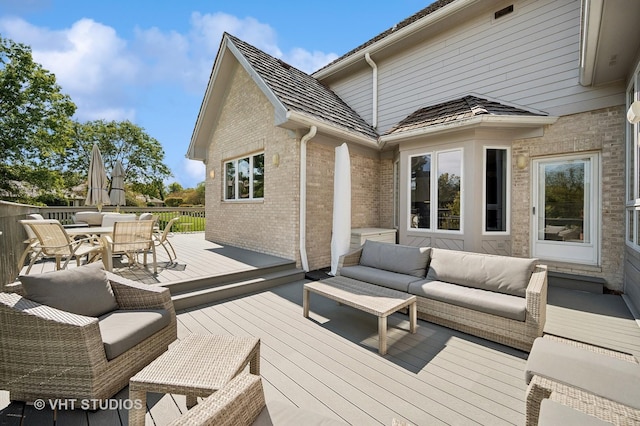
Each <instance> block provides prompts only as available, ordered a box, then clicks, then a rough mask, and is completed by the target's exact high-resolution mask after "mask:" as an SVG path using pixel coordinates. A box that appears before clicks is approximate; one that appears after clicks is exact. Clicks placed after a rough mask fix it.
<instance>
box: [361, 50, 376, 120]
mask: <svg viewBox="0 0 640 426" xmlns="http://www.w3.org/2000/svg"><path fill="white" fill-rule="evenodd" d="M364 59H365V61H367V63H368V64H369V66H371V69H373V91H372V95H371V96H372V98H373V106H372V108H373V118H372V121H373V123H372V124H371V125H372V126H373V128H374V129H377V128H378V66H377V65H376V63H375V62H373V59H371V55H370V54H369V52H367V53H365V54H364Z"/></svg>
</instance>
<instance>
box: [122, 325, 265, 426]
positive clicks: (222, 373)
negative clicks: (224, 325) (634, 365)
mask: <svg viewBox="0 0 640 426" xmlns="http://www.w3.org/2000/svg"><path fill="white" fill-rule="evenodd" d="M247 364H250V372H251V373H252V374H257V375H259V374H260V339H257V338H251V337H236V336H216V335H212V336H208V335H207V336H201V335H193V334H192V335H190V336H188V337H187V338H185V339H183V340H181V341H180V343H178V344H177V345H176V346H173V347H171V348H169V350H168V351H167V352H165V353H164V354H162V355H161V356H159V357H158V358H157V359H156V360H154V361H153V362H151V364H149V365H147V366H146V367H145V368H144V369H142V370H141V371H140V372H139V373H138V374H136V375H135V376H133V377H132V378H131V380H130V381H129V399H130V400H132V401H140V404H134V405H133V408H131V409H130V410H129V424H130V425H131V426H135V425H144V423H145V412H146V401H147V392H158V393H177V394H181V395H186V396H187V407H188V408H191V407H193V406H194V405H196V402H197V397H202V398H204V397H207V396H209V395H211V394H212V393H214V392H215V391H217V390H218V389H220V388H221V387H223V386H224V385H225V384H227V383H228V382H229V381H230V380H231V379H233V378H234V377H235V376H236V375H237V374H238V373H240V372H241V371H242V370H244V368H245V367H246V366H247Z"/></svg>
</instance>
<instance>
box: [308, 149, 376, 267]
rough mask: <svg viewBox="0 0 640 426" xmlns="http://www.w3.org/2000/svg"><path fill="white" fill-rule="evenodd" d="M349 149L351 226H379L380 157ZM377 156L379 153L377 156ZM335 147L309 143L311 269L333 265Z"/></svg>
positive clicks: (309, 240)
mask: <svg viewBox="0 0 640 426" xmlns="http://www.w3.org/2000/svg"><path fill="white" fill-rule="evenodd" d="M355 151H356V150H353V149H350V150H349V154H350V161H351V172H352V173H351V227H352V228H365V227H379V226H380V190H379V186H380V160H379V159H377V158H371V157H369V156H365V155H362V154H359V153H355ZM375 157H377V155H376V156H375ZM334 163H335V148H334V147H333V146H330V145H325V144H319V143H314V142H313V140H312V141H311V142H309V144H308V145H307V258H308V260H309V268H310V269H311V270H314V269H319V268H324V267H327V266H330V265H331V228H332V224H333V175H334Z"/></svg>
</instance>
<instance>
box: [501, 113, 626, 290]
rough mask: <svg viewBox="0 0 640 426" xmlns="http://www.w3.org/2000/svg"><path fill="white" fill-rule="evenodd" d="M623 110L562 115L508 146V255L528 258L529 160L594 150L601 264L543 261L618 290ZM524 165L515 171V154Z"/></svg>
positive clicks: (620, 275)
mask: <svg viewBox="0 0 640 426" xmlns="http://www.w3.org/2000/svg"><path fill="white" fill-rule="evenodd" d="M624 120H625V110H624V107H623V106H619V107H612V108H605V109H600V110H596V111H590V112H587V113H581V114H575V115H570V116H564V117H561V118H560V119H558V121H557V122H556V123H555V124H553V125H551V126H549V127H548V128H547V129H545V134H544V136H543V137H541V138H533V139H524V140H517V141H514V144H513V158H514V160H513V164H514V167H513V192H512V200H513V201H512V220H513V226H512V228H513V232H512V234H513V246H512V250H513V255H514V256H524V257H529V256H530V247H531V241H530V236H529V233H530V231H529V229H530V218H531V215H530V212H531V170H530V168H531V160H533V159H536V158H541V157H545V156H549V155H557V154H571V153H579V152H589V151H590V152H599V153H600V168H601V170H602V178H601V188H602V191H601V206H602V220H601V235H602V245H601V266H599V267H591V266H580V265H573V264H562V263H553V262H549V270H555V271H560V272H568V273H573V274H582V275H591V276H598V277H602V278H604V279H605V280H606V282H607V284H606V285H607V287H608V288H610V289H613V290H622V280H623V259H624V247H625V242H624V205H625V158H624V153H625V137H624V128H625V121H624ZM519 155H524V156H525V157H526V158H527V160H528V161H527V164H528V166H527V167H526V168H525V169H523V170H520V169H518V168H517V167H516V166H515V164H516V160H515V159H516V158H518V156H519Z"/></svg>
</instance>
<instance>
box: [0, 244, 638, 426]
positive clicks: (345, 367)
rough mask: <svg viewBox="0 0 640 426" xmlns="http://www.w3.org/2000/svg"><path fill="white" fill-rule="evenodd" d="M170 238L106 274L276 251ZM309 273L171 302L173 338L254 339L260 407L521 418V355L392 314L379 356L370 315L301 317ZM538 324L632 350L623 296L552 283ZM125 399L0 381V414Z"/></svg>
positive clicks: (347, 414) (162, 402) (170, 409)
mask: <svg viewBox="0 0 640 426" xmlns="http://www.w3.org/2000/svg"><path fill="white" fill-rule="evenodd" d="M172 243H173V245H174V246H175V248H176V251H177V252H178V253H179V257H178V263H177V266H174V267H173V268H166V266H167V265H168V264H167V263H165V262H166V261H167V260H168V258H167V257H166V254H165V253H164V252H163V251H159V252H158V274H157V275H154V274H153V271H152V270H151V269H152V268H151V267H149V266H148V267H147V268H145V267H144V266H142V265H137V266H134V267H132V268H129V267H126V266H125V267H120V268H118V267H117V265H114V272H115V273H116V274H122V275H127V276H128V277H129V278H132V279H134V280H137V281H140V282H145V280H146V281H147V284H149V285H152V286H156V285H158V282H162V283H165V284H166V283H168V282H169V281H195V280H197V279H202V278H203V277H204V275H205V274H213V273H218V274H221V275H233V274H236V273H238V272H239V271H241V270H244V271H248V270H256V269H260V268H262V267H263V266H265V265H268V263H269V261H271V262H274V263H277V262H278V261H280V260H281V259H278V258H272V257H271V259H269V258H270V257H269V256H265V255H261V254H259V253H252V252H247V251H242V250H239V249H234V248H232V247H223V246H221V245H218V244H215V243H211V242H208V241H205V240H204V237H203V234H201V233H194V234H176V235H175V236H173V237H172ZM54 267H55V264H54V262H53V261H46V262H38V263H36V265H35V266H34V268H40V271H44V270H53V269H54ZM71 267H72V268H73V267H75V266H74V265H71ZM37 272H38V271H35V272H34V273H37ZM151 279H153V280H155V281H154V282H151V281H150V280H151ZM307 282H309V281H308V280H296V281H294V282H290V283H288V284H282V285H276V286H273V287H271V288H267V289H263V290H259V291H253V292H250V293H248V294H243V295H237V296H235V297H231V298H228V299H225V300H222V301H219V302H213V303H209V304H205V305H200V306H195V307H192V308H188V309H178V310H177V335H178V339H179V340H184V339H186V338H187V337H188V336H190V335H192V334H199V335H233V336H239V337H254V338H259V339H260V370H259V371H260V376H261V377H262V380H261V382H262V387H263V389H264V397H265V400H266V404H267V406H269V405H270V404H272V403H274V402H275V403H276V404H277V403H278V402H283V403H285V404H288V405H289V406H296V407H300V408H302V409H305V410H310V411H312V412H315V413H318V414H320V415H323V416H327V417H329V418H332V419H335V420H338V421H342V422H346V423H349V424H357V425H360V424H383V425H391V424H392V422H393V420H394V419H396V420H404V421H406V422H409V423H410V424H414V425H426V424H429V425H430V424H487V425H495V424H515V425H523V424H525V406H526V404H525V397H526V396H525V395H526V392H527V385H526V383H525V368H526V364H527V358H528V356H529V354H528V353H526V352H523V351H519V350H517V349H513V348H510V347H507V346H504V345H500V344H498V343H494V342H490V341H488V340H484V339H481V338H477V337H474V336H471V335H468V334H465V333H462V332H458V331H454V330H452V329H449V328H446V327H442V326H439V325H435V324H433V323H430V322H426V321H423V320H418V324H417V327H416V333H415V334H411V333H408V330H409V316H408V315H406V314H403V313H395V314H392V315H390V316H389V318H388V332H387V344H388V351H387V354H386V355H384V356H381V355H379V354H378V336H377V333H378V326H377V318H376V317H375V316H372V315H369V314H366V313H364V312H361V311H358V310H355V309H352V308H350V307H348V306H340V305H338V304H337V303H335V302H334V301H331V300H329V299H326V298H324V297H320V296H317V295H311V299H312V308H311V311H310V315H309V318H305V317H304V316H303V315H302V314H303V291H302V290H303V286H304V284H305V283H307ZM545 333H547V334H553V335H557V336H561V337H563V338H567V339H575V340H580V341H586V342H589V343H591V344H594V345H598V346H603V347H608V348H611V349H615V350H617V351H623V352H626V353H629V354H634V355H635V356H636V358H637V357H639V356H640V327H639V326H638V323H637V322H636V320H635V319H634V318H633V316H632V314H631V313H630V312H629V310H628V309H627V308H626V305H625V304H624V301H623V300H622V298H621V297H620V296H615V295H606V294H589V293H581V292H580V293H576V292H574V291H571V290H566V289H562V288H554V287H550V288H549V295H548V304H547V322H546V326H545ZM176 344H177V342H174V343H173V344H172V345H171V346H170V348H171V347H174V346H175V345H176ZM247 371H248V367H247ZM128 397H129V389H128V388H125V389H123V390H122V391H120V392H119V393H118V394H117V395H116V396H115V397H114V398H112V399H111V400H109V401H110V402H109V403H110V404H112V407H109V408H107V409H101V410H97V411H85V410H81V409H78V408H76V409H74V410H71V409H58V410H52V409H51V407H50V405H49V402H46V407H45V408H44V409H42V410H38V409H36V407H35V406H33V405H25V404H23V403H20V402H13V403H12V402H10V401H9V399H8V393H7V392H5V391H0V407H1V408H0V419H1V420H0V422H2V424H22V425H43V424H44V425H46V424H50V425H54V424H88V425H97V424H129V420H128V414H129V413H128V409H127V407H126V403H125V401H126V400H127V399H128ZM118 401H120V402H118ZM67 408H70V407H67ZM186 412H187V401H186V398H185V396H183V395H177V394H166V395H164V394H155V393H149V394H148V396H147V413H146V420H145V422H146V424H148V425H154V424H155V425H164V424H169V423H171V422H172V421H176V420H178V419H179V418H180V416H182V415H184V414H185V413H186Z"/></svg>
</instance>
